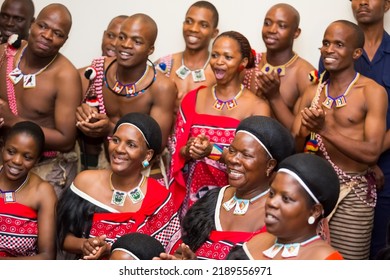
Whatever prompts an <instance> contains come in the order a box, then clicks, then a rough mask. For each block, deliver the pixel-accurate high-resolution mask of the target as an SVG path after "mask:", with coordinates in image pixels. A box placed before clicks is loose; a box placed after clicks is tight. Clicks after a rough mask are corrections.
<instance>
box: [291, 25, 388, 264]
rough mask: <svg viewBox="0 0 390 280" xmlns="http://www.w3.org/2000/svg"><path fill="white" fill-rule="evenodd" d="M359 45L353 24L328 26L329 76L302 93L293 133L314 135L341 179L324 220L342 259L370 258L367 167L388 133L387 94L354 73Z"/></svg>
mask: <svg viewBox="0 0 390 280" xmlns="http://www.w3.org/2000/svg"><path fill="white" fill-rule="evenodd" d="M363 46H364V34H363V31H362V30H361V29H360V28H359V27H358V26H357V25H356V24H354V23H352V22H349V21H346V20H339V21H335V22H333V23H331V24H330V25H329V26H328V28H327V29H326V31H325V34H324V37H323V41H322V47H321V49H320V50H321V60H322V61H323V63H324V66H325V69H326V71H327V76H324V77H323V80H321V81H320V83H319V85H318V86H317V85H312V86H310V87H308V88H307V90H306V91H305V93H304V96H303V97H302V101H301V102H300V108H299V111H300V114H298V115H297V117H296V119H295V122H294V129H293V134H294V135H295V136H296V140H297V143H300V142H303V140H304V139H306V137H307V136H308V135H312V134H315V139H316V140H317V142H318V148H319V150H318V155H319V156H322V157H324V158H325V159H327V160H328V161H329V162H330V163H331V164H332V166H333V168H334V169H335V171H336V173H337V174H338V176H339V180H340V186H341V188H340V197H339V200H338V204H337V206H336V207H335V210H334V212H333V213H332V214H331V215H330V216H328V217H327V219H328V220H329V229H330V241H331V245H332V246H333V247H334V248H335V249H337V250H338V251H339V252H340V253H341V254H342V255H343V257H344V258H345V259H368V257H369V252H370V238H371V230H372V226H373V219H374V206H375V202H376V189H375V182H374V181H373V180H372V172H371V170H370V168H369V167H370V166H372V165H373V164H374V163H375V162H376V161H377V159H378V157H379V155H380V152H381V149H382V144H383V139H384V136H385V131H386V112H387V104H388V101H387V94H386V90H385V89H384V88H383V87H382V86H380V85H379V84H378V83H376V82H375V81H374V80H372V79H370V78H367V77H365V76H363V75H361V74H360V73H359V72H357V71H356V70H355V66H354V63H355V61H356V60H357V59H359V57H360V56H361V55H362V53H363ZM302 150H303V147H302Z"/></svg>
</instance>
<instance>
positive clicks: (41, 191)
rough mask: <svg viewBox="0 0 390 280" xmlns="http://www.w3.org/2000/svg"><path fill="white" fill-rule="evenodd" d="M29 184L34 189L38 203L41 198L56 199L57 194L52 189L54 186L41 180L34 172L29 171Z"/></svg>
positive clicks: (46, 199)
mask: <svg viewBox="0 0 390 280" xmlns="http://www.w3.org/2000/svg"><path fill="white" fill-rule="evenodd" d="M30 186H31V188H33V189H35V193H36V195H37V198H38V200H39V201H38V203H42V200H45V201H48V200H50V201H52V202H55V201H57V195H56V193H55V191H54V187H53V186H52V185H51V184H50V183H49V182H47V181H45V180H43V179H42V178H41V177H39V176H38V175H36V174H35V173H32V172H31V173H30Z"/></svg>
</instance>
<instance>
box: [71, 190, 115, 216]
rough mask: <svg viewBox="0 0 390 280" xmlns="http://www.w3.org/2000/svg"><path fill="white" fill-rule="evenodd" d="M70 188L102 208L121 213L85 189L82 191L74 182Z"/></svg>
mask: <svg viewBox="0 0 390 280" xmlns="http://www.w3.org/2000/svg"><path fill="white" fill-rule="evenodd" d="M70 189H71V190H72V191H73V192H74V193H75V194H77V195H78V196H80V197H81V198H84V199H85V200H86V201H89V202H91V203H92V204H95V205H96V206H99V207H100V208H103V209H105V210H107V211H109V212H112V213H120V212H119V211H118V210H116V209H114V208H112V207H110V206H107V205H106V204H104V203H102V202H100V201H98V200H96V199H94V198H93V197H92V196H89V195H88V194H86V193H85V192H83V191H80V190H79V189H78V188H77V187H76V186H75V185H74V184H73V183H72V184H71V185H70Z"/></svg>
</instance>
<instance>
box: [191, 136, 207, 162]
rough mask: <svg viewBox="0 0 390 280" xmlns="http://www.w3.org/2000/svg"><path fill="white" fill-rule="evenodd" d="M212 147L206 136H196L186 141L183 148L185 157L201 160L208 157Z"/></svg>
mask: <svg viewBox="0 0 390 280" xmlns="http://www.w3.org/2000/svg"><path fill="white" fill-rule="evenodd" d="M212 148H213V145H212V144H211V143H210V140H209V139H208V137H207V136H206V135H198V136H197V137H191V138H190V139H188V141H187V144H186V146H185V155H186V156H187V157H189V158H191V159H193V160H198V159H202V158H204V157H207V156H209V155H210V153H211V150H212Z"/></svg>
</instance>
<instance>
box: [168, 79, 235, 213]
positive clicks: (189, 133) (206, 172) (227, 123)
mask: <svg viewBox="0 0 390 280" xmlns="http://www.w3.org/2000/svg"><path fill="white" fill-rule="evenodd" d="M202 88H205V87H204V86H201V87H199V88H197V89H195V90H192V91H190V92H189V93H188V94H187V95H186V96H185V97H184V99H183V101H182V103H181V106H180V110H179V112H178V114H177V119H176V128H175V132H176V139H175V142H176V144H175V148H174V150H173V155H172V162H171V172H170V174H171V176H172V178H171V180H170V189H171V191H172V194H173V196H174V200H175V203H176V204H177V205H182V214H185V212H186V211H187V209H189V208H190V207H191V206H192V204H193V203H194V202H195V201H197V200H198V199H199V198H200V197H202V195H203V194H204V193H206V192H207V191H208V190H209V187H208V186H212V187H214V188H215V187H222V186H225V185H227V183H228V180H227V174H226V165H225V164H223V163H220V162H218V161H217V160H214V159H211V158H203V159H200V160H190V161H188V162H186V161H185V159H184V158H183V157H182V156H181V155H180V149H181V148H182V147H183V146H185V145H186V143H187V141H188V139H189V138H190V137H196V136H198V135H206V136H207V137H209V139H210V142H213V143H215V144H216V145H217V146H218V147H219V149H220V150H222V149H223V147H226V146H228V145H230V143H231V142H232V141H233V139H234V135H235V130H236V128H237V126H238V124H239V122H240V121H239V120H237V119H233V118H230V117H226V116H215V115H206V114H198V113H197V112H196V111H195V106H196V98H197V94H198V91H199V90H200V89H202ZM211 156H213V154H211Z"/></svg>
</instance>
